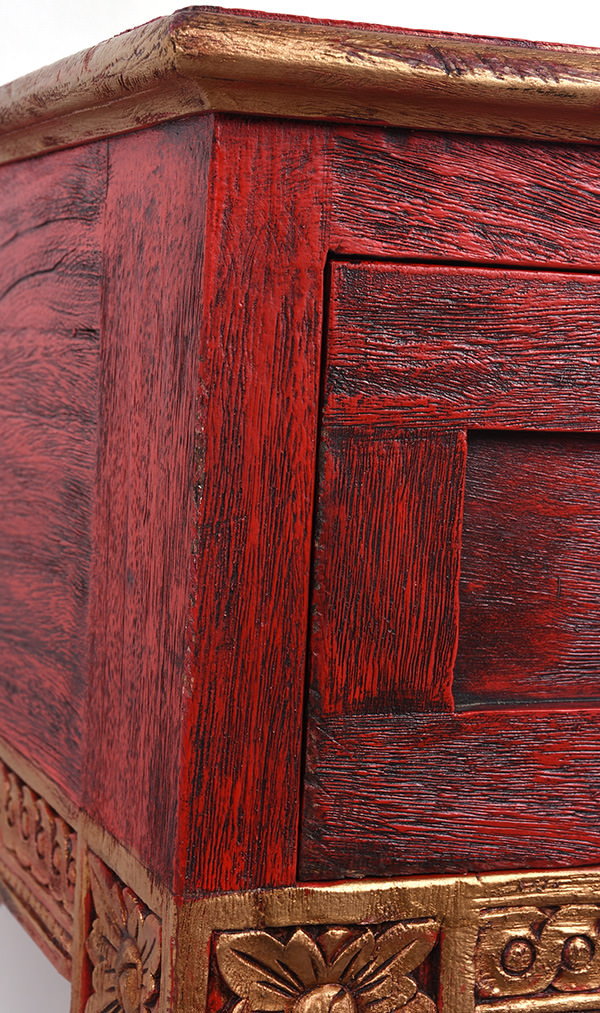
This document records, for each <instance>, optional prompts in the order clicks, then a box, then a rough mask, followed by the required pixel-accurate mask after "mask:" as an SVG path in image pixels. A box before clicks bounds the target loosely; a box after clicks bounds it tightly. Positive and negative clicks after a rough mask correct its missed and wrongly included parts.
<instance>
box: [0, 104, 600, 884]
mask: <svg viewBox="0 0 600 1013" xmlns="http://www.w3.org/2000/svg"><path fill="white" fill-rule="evenodd" d="M54 172H56V177H55V176H54V175H53V173H54ZM60 179H62V180H63V183H62V184H60V183H59V182H58V180H60ZM0 181H1V182H3V183H4V186H5V188H6V189H5V195H3V197H2V200H1V214H0V224H1V227H2V230H3V237H4V239H5V240H6V243H7V245H6V246H5V247H4V248H3V252H2V256H3V261H2V262H3V270H4V271H5V274H6V277H7V278H8V282H9V288H10V285H12V280H11V279H12V278H13V274H11V272H12V271H14V270H16V271H17V274H15V275H14V280H15V281H18V282H19V284H18V285H17V287H15V288H12V290H11V291H8V289H7V291H6V292H5V295H4V298H3V300H2V330H3V346H2V347H3V355H4V356H5V358H6V362H7V368H6V370H5V371H4V372H3V373H2V379H1V380H0V386H1V391H2V407H1V408H0V413H1V422H2V425H3V432H4V433H5V434H6V433H8V436H7V439H6V441H5V446H7V447H9V450H8V451H6V452H5V451H3V455H4V456H3V467H4V468H5V469H6V473H7V475H8V478H7V479H6V481H5V482H4V486H3V488H4V490H5V492H4V493H3V497H4V499H3V502H4V503H5V506H6V510H5V511H4V512H3V514H2V518H1V519H0V539H1V545H2V555H1V561H0V571H1V573H2V577H3V592H2V593H3V594H4V595H5V596H8V597H10V605H7V604H6V603H5V602H4V600H3V606H2V621H3V622H5V623H6V627H7V628H6V629H4V632H3V651H4V654H3V672H2V676H1V677H2V680H3V685H4V689H5V696H6V700H7V704H6V706H5V708H4V710H3V712H2V715H0V722H1V725H2V734H3V735H4V736H5V737H6V738H7V739H9V741H10V742H11V743H12V744H13V745H14V746H16V747H17V748H19V749H21V750H22V751H23V752H25V753H26V754H27V755H28V756H29V758H30V759H32V760H34V761H35V762H36V763H37V764H38V765H40V766H41V767H42V768H43V769H44V770H45V771H46V772H47V773H49V774H50V775H51V776H52V778H53V779H54V780H56V781H57V783H58V784H59V785H61V786H62V787H64V789H65V790H66V791H67V792H68V793H69V794H70V795H71V797H72V798H73V799H74V801H75V802H77V803H79V804H81V805H82V806H84V807H85V808H86V810H87V811H88V812H90V813H91V815H92V816H93V817H94V818H95V819H96V820H98V821H99V822H100V823H102V824H103V825H104V826H105V827H106V828H107V829H108V830H109V831H110V832H111V833H112V834H113V835H114V836H115V837H116V838H118V839H119V840H120V841H122V842H123V843H124V844H125V845H126V846H128V847H129V848H131V849H132V850H133V851H134V852H135V853H136V854H137V855H139V856H140V857H141V859H142V861H143V862H144V863H145V865H146V866H147V867H148V868H149V869H150V870H151V871H152V872H153V873H154V874H155V875H156V876H157V877H158V878H159V879H161V880H162V881H164V882H166V883H168V884H169V885H171V886H173V888H174V890H175V891H176V893H177V894H178V896H180V897H182V896H193V895H197V894H199V893H201V892H203V891H212V890H234V889H243V888H254V887H260V886H268V885H274V886H275V885H284V884H288V883H292V882H294V881H295V880H297V879H298V876H299V874H300V875H301V876H303V877H304V876H310V877H312V876H314V877H320V876H326V877H338V876H343V875H368V874H373V873H377V874H380V875H390V874H394V875H398V874H401V873H403V872H410V871H419V870H422V869H424V868H427V869H429V870H431V869H433V868H435V870H437V871H441V869H442V865H443V862H442V857H440V856H442V853H443V854H447V856H448V857H447V867H448V868H461V869H463V868H475V867H476V868H478V869H493V868H500V867H502V868H507V867H517V866H518V865H519V863H521V864H525V865H527V864H531V863H530V861H529V860H528V858H527V855H528V849H530V848H533V851H532V852H531V854H532V856H533V857H532V858H531V861H532V862H534V863H540V864H543V863H546V864H549V865H566V864H581V863H582V862H586V863H591V862H597V861H598V860H599V858H600V841H598V839H597V833H596V829H595V823H596V822H597V820H596V813H597V805H596V797H597V793H598V787H599V786H598V784H597V779H596V771H595V767H594V764H593V762H592V758H593V756H594V755H595V753H594V750H597V744H598V740H599V735H598V730H597V718H596V710H595V701H596V700H597V699H598V694H597V692H596V684H597V676H598V672H597V669H596V662H595V659H596V658H597V656H598V647H599V646H600V636H599V635H598V631H597V625H596V608H595V606H593V607H588V604H587V603H589V602H590V601H592V600H594V599H595V597H596V596H597V594H596V592H597V581H596V577H595V572H596V569H595V567H596V561H597V560H596V555H597V553H596V548H595V540H596V535H597V533H598V527H599V526H600V525H599V522H598V518H597V509H596V506H595V502H596V499H597V495H596V492H597V486H596V482H597V473H596V469H595V457H594V454H595V450H594V447H595V443H594V441H595V439H596V437H595V436H594V433H595V432H596V431H597V430H598V429H599V428H600V425H599V422H600V418H599V416H598V408H597V397H596V390H595V377H596V374H597V365H598V361H599V359H600V348H599V347H598V341H599V339H598V335H599V334H600V315H599V314H598V312H597V305H598V298H597V296H598V289H599V283H598V277H597V275H596V274H595V273H594V272H595V271H596V266H597V264H598V262H599V258H600V229H599V228H598V224H597V223H598V202H599V199H600V156H599V154H598V151H597V150H596V149H594V148H591V147H588V148H583V147H579V146H575V145H573V146H568V145H560V144H542V143H533V142H527V143H525V142H520V141H501V140H494V139H491V138H474V137H469V138H467V137H459V136H453V137H450V136H445V135H442V134H435V133H429V134H428V133H424V132H418V131H415V132H410V131H401V130H385V129H381V128H377V127H370V128H366V127H360V128H353V127H351V126H347V125H331V126H325V125H319V124H310V123H304V124H299V123H293V122H291V121H290V122H284V121H278V122H276V121H268V120H260V119H254V120H252V119H250V118H242V117H235V116H231V117H228V116H222V115H218V116H212V115H210V116H205V117H203V116H196V117H190V118H188V119H182V120H180V121H178V122H177V123H173V124H168V125H166V126H162V127H153V128H148V129H146V130H143V131H140V132H137V133H132V134H130V135H128V136H123V137H120V138H115V139H110V140H109V141H103V142H99V143H98V144H94V145H89V146H81V147H80V148H76V149H74V150H73V151H72V152H68V151H65V152H61V153H58V154H56V155H51V156H44V157H43V158H40V159H38V160H35V161H31V162H30V163H25V164H24V165H23V166H19V165H16V166H5V167H3V168H2V170H0ZM17 192H19V193H22V194H23V199H22V200H19V201H17V202H15V201H14V199H13V195H14V193H17ZM82 194H85V195H87V196H84V197H82V196H81V195H82ZM13 233H14V234H15V238H13ZM51 254H52V256H51ZM54 254H56V259H53V256H54ZM15 265H17V266H15ZM19 278H20V279H21V281H19ZM19 286H21V287H19ZM69 314H71V315H73V314H74V315H75V316H74V317H73V316H69ZM17 315H18V316H19V319H20V320H21V321H22V324H20V325H19V326H22V327H23V328H24V331H26V332H27V342H29V344H28V345H27V347H28V348H29V353H28V357H26V358H27V361H25V360H24V359H23V358H22V356H23V347H24V345H23V342H22V341H21V343H20V344H19V342H18V341H16V339H15V340H13V339H14V330H13V328H14V319H16V317H17ZM75 317H76V318H77V319H75ZM49 322H50V323H52V327H49V326H48V325H49ZM54 324H56V327H55V326H54ZM409 332H410V333H409ZM323 335H324V336H325V348H324V353H325V354H324V355H323V354H322V352H323V349H322V339H323ZM409 363H410V369H408V365H407V364H409ZM32 393H33V394H34V395H35V396H32ZM7 406H9V407H10V410H8V409H7ZM44 406H45V407H44ZM51 423H52V424H51ZM475 430H477V434H479V435H474V432H475ZM566 430H568V431H569V435H568V436H560V437H559V436H557V435H556V431H566ZM492 431H493V433H494V434H495V435H494V437H493V439H492V437H491V436H490V432H492ZM515 433H517V434H521V435H519V436H518V438H517V437H515V435H514V434H515ZM523 434H525V435H523ZM477 439H479V441H480V442H479V444H477ZM519 439H520V440H521V444H519V446H521V451H522V452H521V451H519V453H520V454H521V456H520V457H519V460H520V461H521V462H523V461H524V460H525V458H524V457H523V455H525V457H526V458H527V463H521V465H520V467H521V471H520V472H519V466H518V462H516V459H515V457H514V453H513V452H514V447H515V440H517V442H518V440H519ZM494 440H496V443H493V441H494ZM498 441H500V442H498ZM544 441H546V442H544ZM492 443H493V447H492ZM494 448H496V449H494ZM511 448H513V449H512V450H511ZM511 454H513V456H512V457H511ZM494 455H495V456H494ZM518 456H519V455H518V454H517V457H518ZM9 459H10V460H9ZM11 462H13V463H11ZM14 462H17V463H16V464H15V465H14V467H13V464H14ZM19 462H20V463H19ZM494 462H495V463H494ZM511 462H512V463H511ZM515 462H516V463H515ZM549 462H555V464H549ZM19 467H20V468H21V472H19ZM72 471H73V472H76V474H73V475H72V474H71V472H72ZM504 473H506V474H505V475H504ZM525 473H526V474H527V475H528V476H529V477H528V478H527V483H526V488H527V492H526V495H525V494H522V493H521V491H520V488H521V487H520V485H519V481H520V479H519V476H521V478H522V476H523V474H525ZM536 475H538V476H539V484H538V486H536V484H535V482H534V481H533V479H534V478H535V476H536ZM504 479H506V481H504ZM561 488H562V489H564V496H563V497H562V499H560V489H561ZM553 497H554V500H553ZM553 504H554V505H553ZM546 505H549V509H553V510H554V514H553V516H554V517H555V518H556V520H557V524H559V525H562V528H561V532H562V533H559V534H558V535H557V534H556V532H555V530H554V528H553V526H552V517H550V519H548V517H547V515H546V512H545V510H546ZM497 511H498V512H499V511H501V512H502V522H500V521H499V520H498V522H496V520H495V518H497V517H499V516H500V514H499V513H498V512H497ZM536 511H537V514H536ZM536 516H539V517H540V518H543V523H542V521H540V525H539V528H540V530H539V531H538V532H537V535H536V537H537V541H536V540H535V539H534V540H533V542H532V545H533V551H534V554H535V559H533V560H531V561H530V565H529V567H528V562H527V559H526V558H525V556H524V553H525V549H524V545H525V544H526V543H527V538H526V533H527V532H526V528H527V523H529V524H532V523H533V524H535V521H533V522H532V521H531V518H532V517H533V518H535V517H536ZM525 522H526V523H525ZM513 524H514V526H517V525H522V526H521V529H520V530H521V532H522V537H521V538H520V539H519V538H518V537H515V538H514V540H513V541H511V537H510V536H511V531H512V530H513ZM523 525H524V526H523ZM57 532H58V533H57ZM523 532H524V534H523ZM494 539H496V542H497V543H498V544H499V545H500V548H501V552H500V553H499V554H498V552H496V550H495V549H494ZM61 540H62V541H61ZM567 543H568V544H567ZM527 544H528V543H527ZM57 546H60V547H62V549H64V551H63V553H62V556H61V559H62V561H63V565H66V561H70V562H69V565H71V564H72V568H71V570H69V573H68V574H67V575H66V576H65V579H64V580H63V581H62V584H61V580H62V578H61V577H60V575H59V574H58V571H57V570H56V565H55V559H54V556H53V555H52V552H51V551H50V549H52V548H54V549H56V548H57ZM511 546H512V547H511ZM496 548H498V545H497V546H496ZM494 553H495V554H494ZM492 558H493V559H495V560H496V563H494V568H495V569H494V572H491V571H490V568H489V566H488V564H487V561H488V559H492ZM536 574H537V577H535V579H534V575H536ZM63 576H64V574H63ZM496 578H497V579H496ZM526 578H527V579H526ZM529 578H531V579H529ZM528 579H529V583H528ZM511 581H512V583H511ZM559 581H560V585H561V587H562V588H563V591H564V589H565V588H568V589H569V601H568V602H566V603H565V598H564V594H563V599H562V600H561V601H560V602H559V603H558V604H557V598H556V594H555V591H556V588H557V587H558V584H559ZM507 588H508V591H507ZM525 591H527V595H529V596H530V599H529V601H530V602H531V601H533V605H532V606H531V607H530V606H529V605H528V602H527V596H526V594H525ZM564 593H565V594H566V592H564ZM553 595H554V597H553ZM531 596H533V598H531ZM506 598H508V599H509V602H508V607H507V610H506V611H505V612H502V611H501V609H500V605H501V606H502V608H504V607H505V605H506V601H505V599H506ZM569 608H571V613H569ZM511 610H512V611H511ZM567 613H568V614H569V615H570V616H571V620H573V621H571V620H568V615H567ZM564 615H567V620H568V621H567V620H564ZM573 616H574V617H575V619H573ZM578 616H579V619H578V618H577V617H578ZM65 617H66V618H65ZM490 617H491V618H490ZM533 618H535V622H533ZM530 619H532V622H530ZM517 620H518V621H517ZM563 620H564V621H563ZM61 624H62V625H61ZM67 626H68V630H67ZM533 626H535V627H536V628H537V629H539V630H541V631H545V632H542V633H541V634H540V636H539V637H538V641H537V644H536V637H535V635H533V634H532V627H533ZM8 627H10V630H11V631H12V632H11V633H10V635H9V633H8ZM36 627H37V631H36ZM504 629H506V630H507V635H506V637H505V638H504V637H503V631H504ZM549 629H552V631H553V635H552V636H549V635H548V632H547V631H548V630H549ZM40 634H43V636H42V635H40ZM63 634H64V642H63V640H62V639H61V637H63ZM492 635H493V637H492ZM485 636H488V637H491V638H492V639H493V643H492V642H491V641H490V645H489V649H486V650H487V654H486V652H485V651H484V652H483V653H484V655H485V657H484V658H483V660H482V648H481V644H482V643H483V642H484V638H485ZM17 641H19V643H17ZM58 641H60V643H58ZM67 641H68V644H67ZM504 641H505V642H506V645H509V646H510V652H511V659H512V660H511V665H512V669H511V667H510V665H508V664H507V663H506V657H507V655H506V652H505V643H504ZM65 644H67V646H68V645H70V648H69V650H67V651H66V655H67V657H66V661H65V659H64V658H63V659H62V660H61V658H60V657H59V655H60V651H61V650H63V649H64V648H65ZM23 645H25V646H23ZM307 645H308V648H309V658H308V668H309V673H308V675H309V683H310V685H309V690H310V692H309V693H308V700H307V699H306V697H307V694H306V692H305V691H306V668H307V651H306V648H307ZM507 650H508V646H507ZM22 651H25V654H22ZM20 652H21V653H20ZM573 658H574V659H575V660H576V663H575V664H572V663H571V661H570V659H573ZM515 659H516V660H515ZM63 662H64V663H63ZM519 665H525V666H527V673H526V674H525V675H523V676H522V677H520V678H519V679H517V678H516V677H515V672H516V669H517V668H518V667H519ZM25 669H26V673H27V674H26V676H23V672H24V671H25ZM511 673H512V674H511ZM517 674H518V673H517ZM580 698H581V699H580ZM581 700H583V701H584V703H585V706H583V707H582V705H581ZM456 704H458V705H459V707H460V708H462V709H461V710H460V713H456ZM541 705H543V707H544V709H543V711H542V710H541V709H540V708H541ZM467 707H468V708H469V709H468V710H467V709H466V708H467ZM305 708H306V709H305ZM558 708H560V709H558ZM307 734H308V736H309V742H310V748H309V749H308V751H307V752H306V754H305V755H304V756H303V750H304V736H305V735H307ZM511 764H512V765H513V766H512V767H511ZM513 768H514V770H513ZM303 775H305V786H304V787H303V785H302V778H303ZM418 784H426V785H427V791H426V793H425V795H420V796H418V798H419V801H418V804H417V805H416V804H415V798H417V794H416V791H417V789H416V785H418ZM511 792H512V794H511ZM303 793H304V817H302V805H303ZM451 796H452V798H453V799H454V801H452V799H451ZM440 800H441V802H440ZM442 802H443V803H444V805H442ZM438 803H439V805H438ZM436 806H437V808H436ZM444 806H445V808H444ZM528 807H529V810H530V812H531V813H534V814H535V819H536V821H537V822H536V833H537V835H538V838H540V840H539V843H538V845H537V850H535V847H534V846H533V844H532V841H533V836H532V834H533V831H531V833H530V831H529V829H528V824H527V818H526V817H527V808H528ZM413 808H414V813H413V816H412V817H411V820H412V822H411V820H409V819H408V817H407V812H409V811H412V810H413ZM436 812H437V814H438V815H437V816H436ZM356 813H359V814H361V816H360V819H359V818H358V816H357V817H356V818H355V816H353V815H352V814H356ZM340 814H342V815H340ZM492 816H493V819H492ZM342 817H343V818H342ZM442 823H443V826H442ZM542 826H544V827H546V826H547V828H548V830H547V833H546V834H545V837H544V840H541V835H540V828H541V827H542ZM409 831H410V833H409ZM383 836H385V837H386V839H388V840H389V846H387V845H386V849H385V853H384V849H382V848H381V846H380V843H381V839H382V837H383ZM450 839H452V840H455V841H456V846H455V849H454V851H452V849H451V847H450V843H449V841H450ZM475 840H479V841H480V842H481V843H480V846H479V850H478V851H477V853H475V852H474V851H473V842H474V841H475ZM411 841H412V844H411V843H410V842H411ZM411 848H412V850H411ZM378 849H379V850H378ZM299 853H300V855H301V862H300V871H299V869H298V856H299ZM423 855H425V856H426V857H425V858H423ZM436 855H437V856H438V858H439V861H438V859H436V863H437V864H435V863H434V859H433V857H432V856H436ZM427 856H429V857H427ZM440 863H441V864H440Z"/></svg>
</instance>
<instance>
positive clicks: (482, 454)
mask: <svg viewBox="0 0 600 1013" xmlns="http://www.w3.org/2000/svg"><path fill="white" fill-rule="evenodd" d="M468 448H469V449H468V454H467V473H466V484H465V509H464V517H463V526H462V546H461V577H460V636H459V640H458V656H457V659H456V666H455V671H454V697H455V700H456V702H457V704H460V705H461V706H465V705H473V704H487V705H488V706H489V705H490V704H491V705H492V706H493V705H494V704H496V703H500V702H503V703H505V704H506V703H509V702H517V701H520V702H522V703H525V702H526V701H530V700H533V701H536V700H537V701H540V702H541V701H548V702H550V701H560V700H565V701H569V700H570V701H573V702H577V704H578V705H582V704H584V702H585V701H588V702H590V701H594V700H596V701H597V700H598V699H599V698H600V663H599V652H600V608H599V601H600V558H599V554H598V546H599V545H600V505H599V504H600V496H599V492H600V440H599V438H598V436H597V435H596V434H594V435H588V436H581V435H570V434H566V433H542V434H538V433H470V434H469V442H468Z"/></svg>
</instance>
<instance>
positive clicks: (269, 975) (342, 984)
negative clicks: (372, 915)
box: [216, 919, 439, 1013]
mask: <svg viewBox="0 0 600 1013" xmlns="http://www.w3.org/2000/svg"><path fill="white" fill-rule="evenodd" d="M438 931H439V925H438V923H437V922H436V921H434V920H433V919H423V920H419V921H412V922H399V923H396V924H394V925H392V926H388V927H387V928H384V929H381V930H376V929H372V928H365V927H362V926H361V927H353V926H347V925H345V926H344V925H340V926H330V927H327V928H320V929H309V928H294V929H291V930H289V931H288V932H287V933H286V935H287V938H285V939H282V938H281V937H279V936H278V935H276V934H275V933H273V932H263V931H247V932H223V933H221V934H220V935H219V937H218V939H217V943H216V961H217V966H218V970H219V973H220V976H221V979H222V981H223V982H224V983H225V984H226V985H227V986H228V988H229V989H230V990H231V993H232V994H233V997H234V998H235V1000H236V1001H235V1005H234V1009H233V1013H259V1011H263V1013H375V1011H377V1013H396V1011H400V1010H402V1011H403V1013H434V1011H435V1009H436V1006H435V1003H434V1002H433V1001H432V999H431V998H430V997H429V996H428V995H426V994H425V992H424V991H422V989H421V988H419V986H418V984H417V981H416V980H415V978H414V977H413V975H412V972H414V971H415V970H416V969H417V968H418V967H419V965H421V964H422V963H423V962H424V961H425V959H426V957H427V956H428V955H429V953H430V951H431V949H432V947H433V946H434V944H435V942H436V939H437V936H438Z"/></svg>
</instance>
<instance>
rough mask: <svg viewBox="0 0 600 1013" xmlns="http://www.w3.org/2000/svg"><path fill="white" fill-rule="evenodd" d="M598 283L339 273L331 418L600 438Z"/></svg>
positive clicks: (349, 267) (418, 268) (394, 268)
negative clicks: (588, 433) (595, 432)
mask: <svg viewBox="0 0 600 1013" xmlns="http://www.w3.org/2000/svg"><path fill="white" fill-rule="evenodd" d="M599 305H600V277H598V276H597V275H594V274H578V273H575V272H573V273H560V272H541V271H540V272H538V271H515V270H504V269H501V268H499V269H495V270H486V269H484V268H477V267H446V266H442V265H433V266H425V265H414V264H385V263H384V264H361V263H343V262H341V263H335V264H333V266H332V282H331V302H330V314H329V329H328V358H327V382H326V389H325V398H324V408H323V412H324V418H325V419H326V420H327V421H331V422H334V421H335V422H349V421H353V422H361V423H365V424H369V423H370V424H379V425H381V424H382V423H383V422H386V423H388V424H389V423H393V424H395V425H401V426H416V427H417V428H418V427H422V426H424V425H435V426H442V425H447V426H452V427H458V428H466V429H473V428H477V429H496V428H503V429H521V428H523V429H569V430H578V429H582V430H587V429H598V428H600V401H599V399H598V397H597V377H598V370H599V368H600V310H599Z"/></svg>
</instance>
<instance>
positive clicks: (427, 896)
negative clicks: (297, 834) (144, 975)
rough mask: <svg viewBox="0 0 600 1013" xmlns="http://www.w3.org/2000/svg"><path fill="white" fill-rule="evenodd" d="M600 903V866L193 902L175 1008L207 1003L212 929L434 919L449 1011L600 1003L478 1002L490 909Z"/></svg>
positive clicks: (181, 938) (594, 1002)
mask: <svg viewBox="0 0 600 1013" xmlns="http://www.w3.org/2000/svg"><path fill="white" fill-rule="evenodd" d="M599 902H600V870H599V869H594V868H583V869H568V870H562V871H556V872H555V871H552V872H547V873H540V872H524V873H519V872H512V873H502V874H497V873H494V874H486V875H481V876H476V875H466V876H439V877H431V878H429V879H425V878H414V877H412V878H406V879H398V880H370V881H367V880H360V881H352V882H348V881H346V882H342V883H337V884H322V885H320V884H318V885H315V884H302V885H298V886H292V887H283V888H278V889H273V890H260V891H251V892H247V893H231V894H222V895H219V896H211V897H204V898H200V899H198V900H193V901H186V902H184V903H183V904H182V905H181V906H180V908H179V914H178V936H177V964H176V969H175V981H174V984H175V998H176V1006H175V1008H176V1009H177V1010H184V1011H187V1010H194V1011H201V1010H203V1009H204V1008H205V1002H206V996H207V993H208V983H209V974H210V960H209V954H210V943H211V937H212V936H213V933H218V932H222V931H225V932H227V931H239V930H244V931H252V930H257V929H258V930H265V929H269V928H273V929H279V928H285V927H292V926H300V927H305V926H324V925H351V926H357V925H365V926H368V925H377V924H384V923H393V922H397V921H398V920H401V921H407V922H410V921H411V920H422V919H426V918H436V919H437V920H439V921H440V923H441V926H442V932H443V937H444V938H443V952H442V960H441V971H440V976H441V978H440V994H441V995H442V996H443V997H444V1001H443V1003H442V1006H441V1009H442V1010H443V1011H445V1013H484V1011H486V1013H534V1011H535V1010H536V1009H538V1008H539V1009H540V1011H542V1010H543V1011H546V1010H548V1011H550V1010H556V1011H557V1013H559V1011H560V1010H567V1009H569V1010H570V1009H572V1010H579V1009H582V1010H583V1009H600V997H599V996H598V994H597V993H596V994H595V995H593V996H590V995H589V994H582V993H579V994H570V995H568V996H566V997H562V996H556V997H552V999H551V1001H548V1000H547V999H544V1000H543V1002H542V1004H541V1005H540V1000H539V999H538V998H537V997H536V996H532V997H523V998H522V999H521V998H519V997H518V996H516V997H514V998H510V999H507V1000H505V1001H502V1000H501V1001H498V1000H492V1001H487V1002H485V1003H484V1004H483V1005H481V1006H478V1007H476V1006H475V994H474V985H475V970H474V965H473V955H474V953H475V949H476V946H477V939H478V934H479V931H480V928H481V916H482V912H485V911H486V910H487V909H489V908H517V909H526V908H528V907H529V906H533V907H539V906H540V905H544V906H548V907H549V908H552V907H556V908H559V907H561V906H568V905H570V904H574V903H577V904H590V905H592V906H597V905H598V904H599Z"/></svg>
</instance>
